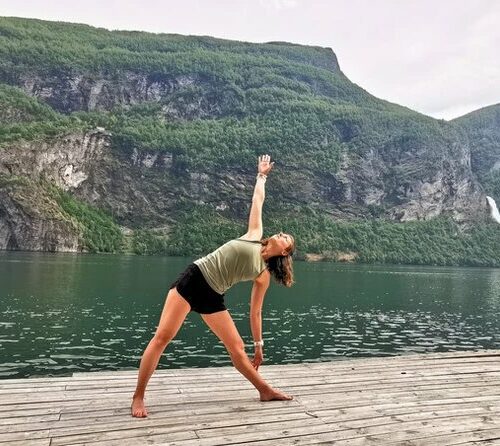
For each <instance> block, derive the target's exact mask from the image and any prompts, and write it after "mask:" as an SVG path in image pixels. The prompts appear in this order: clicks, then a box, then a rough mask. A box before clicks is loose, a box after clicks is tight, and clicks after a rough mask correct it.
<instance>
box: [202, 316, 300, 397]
mask: <svg viewBox="0 0 500 446" xmlns="http://www.w3.org/2000/svg"><path fill="white" fill-rule="evenodd" d="M201 317H202V318H203V320H204V321H205V322H206V324H207V325H208V326H209V327H210V329H211V330H212V331H213V332H214V333H215V335H216V336H217V337H218V338H219V339H220V340H221V341H222V343H223V344H224V346H225V347H226V350H227V351H228V353H229V356H230V357H231V361H232V362H233V364H234V366H235V367H236V369H237V370H238V371H239V372H240V373H241V374H242V375H243V376H244V377H245V378H247V379H248V380H249V381H250V382H251V383H252V384H253V385H254V386H255V388H256V389H257V390H258V391H259V393H260V399H261V401H270V400H291V399H293V397H291V396H288V395H285V394H284V393H282V392H280V391H278V390H275V389H273V388H272V387H271V386H270V385H269V384H268V383H267V382H266V381H264V379H263V378H262V377H261V376H260V375H259V373H258V372H257V371H256V370H255V369H254V368H253V365H252V362H251V361H250V359H249V358H248V356H247V354H246V353H245V344H244V342H243V339H241V336H240V334H239V332H238V329H237V328H236V325H235V324H234V321H233V318H232V317H231V315H230V314H229V312H228V311H227V310H225V311H218V312H216V313H212V314H202V315H201Z"/></svg>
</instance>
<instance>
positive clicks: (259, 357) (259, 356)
mask: <svg viewBox="0 0 500 446" xmlns="http://www.w3.org/2000/svg"><path fill="white" fill-rule="evenodd" d="M263 361H264V354H263V353H262V348H259V347H257V348H256V349H255V353H254V355H253V359H252V365H253V368H254V369H255V370H259V367H260V365H261V364H262V362H263Z"/></svg>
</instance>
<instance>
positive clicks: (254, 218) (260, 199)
mask: <svg viewBox="0 0 500 446" xmlns="http://www.w3.org/2000/svg"><path fill="white" fill-rule="evenodd" d="M273 165H274V161H273V162H271V157H270V156H269V155H261V156H259V164H258V173H257V179H256V180H255V188H254V191H253V197H252V207H251V208H250V217H249V218H248V231H247V233H246V234H245V236H244V237H245V238H247V237H248V238H249V239H251V240H260V239H261V238H262V234H263V228H262V206H263V205H264V199H265V198H266V190H265V184H266V177H267V174H268V173H269V172H270V171H271V169H272V168H273Z"/></svg>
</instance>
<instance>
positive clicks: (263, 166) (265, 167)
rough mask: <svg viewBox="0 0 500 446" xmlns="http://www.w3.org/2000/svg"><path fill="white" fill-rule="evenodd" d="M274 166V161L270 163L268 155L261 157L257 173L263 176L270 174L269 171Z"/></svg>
mask: <svg viewBox="0 0 500 446" xmlns="http://www.w3.org/2000/svg"><path fill="white" fill-rule="evenodd" d="M273 166H274V161H273V162H271V157H270V156H269V155H261V156H259V164H258V167H257V171H258V172H259V173H263V174H264V175H268V174H269V172H271V169H272V168H273Z"/></svg>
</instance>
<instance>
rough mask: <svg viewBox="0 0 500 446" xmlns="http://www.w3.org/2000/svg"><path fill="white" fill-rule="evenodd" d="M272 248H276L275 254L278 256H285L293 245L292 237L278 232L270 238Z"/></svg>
mask: <svg viewBox="0 0 500 446" xmlns="http://www.w3.org/2000/svg"><path fill="white" fill-rule="evenodd" d="M271 240H272V243H273V247H276V252H278V253H279V254H280V255H287V254H288V250H289V248H290V246H291V245H292V244H293V237H292V236H291V235H290V234H286V233H284V232H278V234H274V235H273V236H272V237H271Z"/></svg>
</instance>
